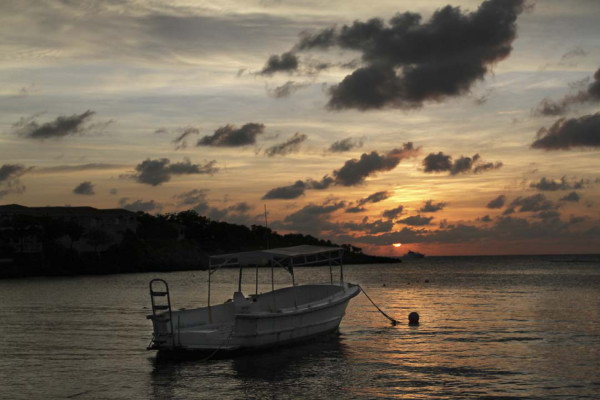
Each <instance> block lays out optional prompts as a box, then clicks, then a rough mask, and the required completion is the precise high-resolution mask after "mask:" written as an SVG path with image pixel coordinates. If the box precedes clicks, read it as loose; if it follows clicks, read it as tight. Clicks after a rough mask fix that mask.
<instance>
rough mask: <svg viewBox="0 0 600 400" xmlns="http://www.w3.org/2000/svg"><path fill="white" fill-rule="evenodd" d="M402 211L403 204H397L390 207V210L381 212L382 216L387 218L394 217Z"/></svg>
mask: <svg viewBox="0 0 600 400" xmlns="http://www.w3.org/2000/svg"><path fill="white" fill-rule="evenodd" d="M403 211H404V206H398V207H396V208H392V209H390V210H385V211H384V212H383V214H382V215H383V217H384V218H387V219H396V218H398V216H399V215H401V214H402V212H403Z"/></svg>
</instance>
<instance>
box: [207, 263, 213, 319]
mask: <svg viewBox="0 0 600 400" xmlns="http://www.w3.org/2000/svg"><path fill="white" fill-rule="evenodd" d="M211 275H212V273H211V271H210V264H209V265H208V321H209V322H210V323H211V324H212V310H211V309H210V276H211Z"/></svg>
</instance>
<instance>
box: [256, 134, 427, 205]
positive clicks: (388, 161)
mask: <svg viewBox="0 0 600 400" xmlns="http://www.w3.org/2000/svg"><path fill="white" fill-rule="evenodd" d="M420 149H421V148H420V147H417V148H415V147H414V146H413V144H412V142H407V143H404V144H403V145H402V148H399V149H394V150H392V151H390V152H389V153H387V154H382V155H380V154H379V153H378V152H376V151H373V152H371V153H369V154H367V153H363V155H362V156H361V158H360V159H359V160H357V159H352V160H348V161H346V163H345V164H344V165H343V166H342V168H340V169H338V170H334V171H333V177H330V176H328V175H325V176H324V177H323V178H322V179H321V180H320V181H316V180H312V179H307V180H306V181H302V180H298V181H296V183H294V184H292V185H290V186H282V187H277V188H274V189H271V190H269V191H268V192H267V193H266V194H265V195H264V196H263V197H262V198H263V199H295V198H298V197H300V196H302V195H303V194H304V192H305V191H306V190H308V189H314V190H324V189H327V188H328V187H330V186H331V185H334V184H335V185H340V186H355V185H359V184H361V183H363V182H364V181H365V179H366V178H367V177H368V176H371V175H373V174H375V173H377V172H382V171H390V170H392V169H394V168H395V167H396V166H397V165H398V164H399V163H400V161H401V160H403V159H405V158H409V157H415V156H416V155H417V154H418V153H419V151H420Z"/></svg>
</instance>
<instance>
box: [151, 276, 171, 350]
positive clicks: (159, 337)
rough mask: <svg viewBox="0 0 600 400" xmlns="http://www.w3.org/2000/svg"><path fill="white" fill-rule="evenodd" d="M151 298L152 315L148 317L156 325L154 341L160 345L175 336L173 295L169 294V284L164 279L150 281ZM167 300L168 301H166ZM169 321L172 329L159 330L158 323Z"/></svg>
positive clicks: (156, 344)
mask: <svg viewBox="0 0 600 400" xmlns="http://www.w3.org/2000/svg"><path fill="white" fill-rule="evenodd" d="M149 286H150V300H151V301H152V315H148V317H147V318H148V319H151V320H152V323H153V325H154V334H153V337H152V343H153V344H154V345H155V346H160V345H163V344H166V343H167V339H168V338H173V332H175V331H174V330H173V314H172V311H171V296H170V295H169V285H167V282H166V281H165V280H164V279H152V280H151V281H150V285H149ZM165 300H166V302H165ZM162 323H168V324H169V325H170V328H171V330H170V331H168V332H167V333H164V332H159V331H158V329H157V325H158V324H162Z"/></svg>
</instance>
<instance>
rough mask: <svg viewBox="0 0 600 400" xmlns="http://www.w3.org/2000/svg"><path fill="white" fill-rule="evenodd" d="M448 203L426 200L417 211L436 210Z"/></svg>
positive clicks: (441, 208)
mask: <svg viewBox="0 0 600 400" xmlns="http://www.w3.org/2000/svg"><path fill="white" fill-rule="evenodd" d="M447 205H448V203H444V202H442V201H440V202H439V203H437V204H436V203H434V202H433V200H427V201H426V202H425V203H423V206H422V207H421V208H420V209H419V212H437V211H440V210H443V209H444V207H446V206H447Z"/></svg>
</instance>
